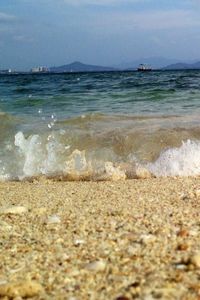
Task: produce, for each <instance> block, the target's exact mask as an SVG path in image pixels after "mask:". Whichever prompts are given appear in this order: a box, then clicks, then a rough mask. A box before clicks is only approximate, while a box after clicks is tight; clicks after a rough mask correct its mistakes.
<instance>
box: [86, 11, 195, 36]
mask: <svg viewBox="0 0 200 300" xmlns="http://www.w3.org/2000/svg"><path fill="white" fill-rule="evenodd" d="M82 21H83V20H82ZM83 26H86V27H87V28H91V30H92V31H95V30H97V31H98V30H100V31H103V32H116V33H117V32H124V33H126V31H132V30H135V31H150V30H155V31H159V30H178V29H186V28H198V27H200V18H199V16H198V14H197V13H195V12H192V11H187V10H173V11H170V10H168V11H150V12H137V13H136V12H124V13H120V12H112V13H110V12H109V13H104V14H98V13H95V14H94V15H93V16H89V15H88V16H87V19H84V24H83Z"/></svg>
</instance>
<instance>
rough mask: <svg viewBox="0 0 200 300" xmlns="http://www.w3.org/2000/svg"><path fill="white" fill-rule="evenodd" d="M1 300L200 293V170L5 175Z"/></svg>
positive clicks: (0, 215)
mask: <svg viewBox="0 0 200 300" xmlns="http://www.w3.org/2000/svg"><path fill="white" fill-rule="evenodd" d="M0 250H1V251H0V295H1V296H0V298H1V299H15V300H19V299H24V298H28V299H68V300H83V299H84V300H87V299H94V300H101V299H102V300H105V299H113V300H128V299H144V300H152V299H181V300H182V299H183V300H186V299H188V300H189V299H190V300H191V299H200V281H199V279H200V178H160V179H156V178H151V179H145V180H127V181H119V182H53V181H50V180H49V181H47V180H43V179H41V180H40V181H37V180H36V181H34V182H32V183H30V182H15V183H12V182H10V183H0Z"/></svg>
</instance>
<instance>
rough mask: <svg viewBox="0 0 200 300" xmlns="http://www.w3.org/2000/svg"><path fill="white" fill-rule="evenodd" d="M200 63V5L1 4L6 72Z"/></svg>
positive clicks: (47, 0) (71, 0)
mask: <svg viewBox="0 0 200 300" xmlns="http://www.w3.org/2000/svg"><path fill="white" fill-rule="evenodd" d="M151 56H163V57H167V58H177V59H180V60H195V59H199V60H200V0H0V69H2V68H8V67H12V68H16V69H29V68H31V67H33V66H36V65H46V66H53V65H62V64H67V63H70V62H72V61H75V60H79V61H82V62H84V63H90V64H100V65H115V64H118V63H121V62H131V61H134V60H136V59H139V58H142V57H151Z"/></svg>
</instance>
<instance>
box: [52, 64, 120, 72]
mask: <svg viewBox="0 0 200 300" xmlns="http://www.w3.org/2000/svg"><path fill="white" fill-rule="evenodd" d="M115 70H116V69H115V68H112V67H102V66H95V65H86V64H83V63H81V62H79V61H75V62H73V63H71V64H68V65H64V66H59V67H51V68H50V72H54V73H61V72H103V71H115Z"/></svg>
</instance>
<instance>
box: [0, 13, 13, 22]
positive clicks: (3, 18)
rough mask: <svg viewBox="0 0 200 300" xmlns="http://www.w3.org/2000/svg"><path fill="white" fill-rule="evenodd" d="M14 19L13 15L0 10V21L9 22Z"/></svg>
mask: <svg viewBox="0 0 200 300" xmlns="http://www.w3.org/2000/svg"><path fill="white" fill-rule="evenodd" d="M13 20H15V16H13V15H9V14H6V13H3V12H0V22H10V21H13Z"/></svg>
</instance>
